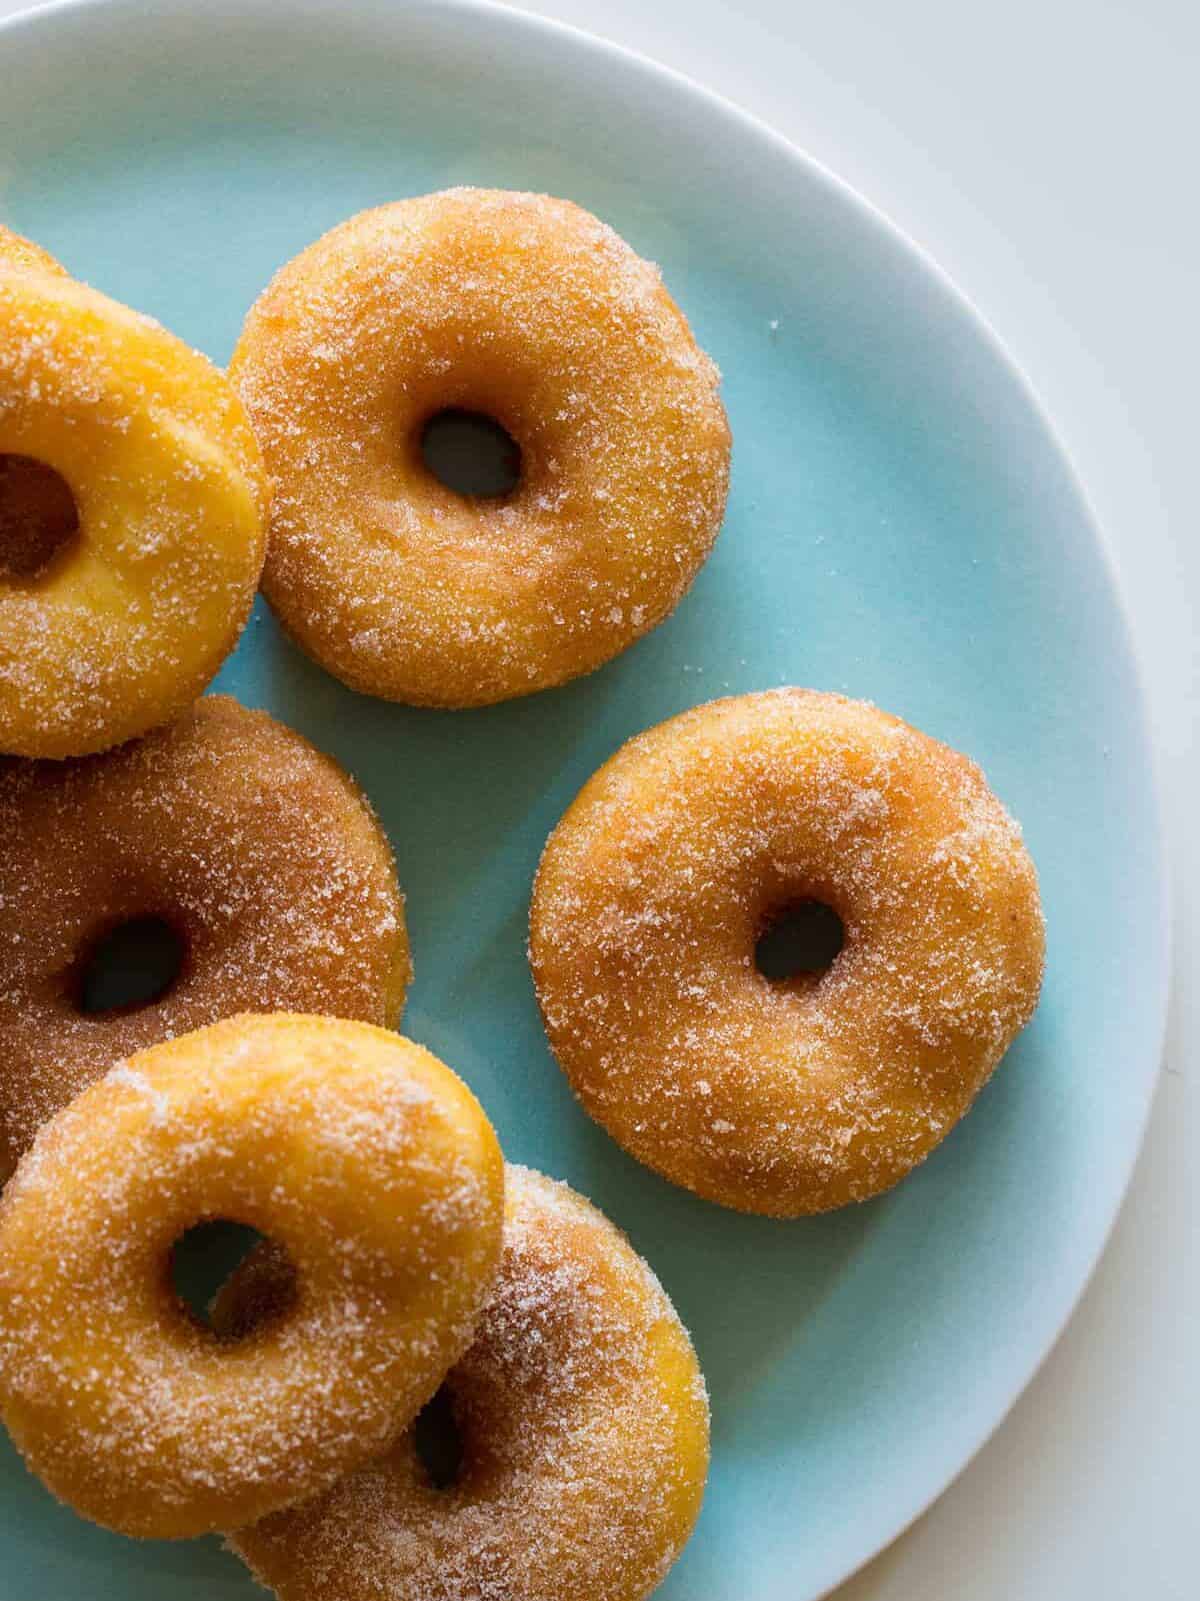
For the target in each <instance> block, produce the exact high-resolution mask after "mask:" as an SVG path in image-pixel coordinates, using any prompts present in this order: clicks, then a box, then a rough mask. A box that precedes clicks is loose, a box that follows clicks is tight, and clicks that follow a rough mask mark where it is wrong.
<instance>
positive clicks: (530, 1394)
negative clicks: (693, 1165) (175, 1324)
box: [231, 1165, 708, 1601]
mask: <svg viewBox="0 0 1200 1601" xmlns="http://www.w3.org/2000/svg"><path fill="white" fill-rule="evenodd" d="M506 1190H507V1197H506V1206H505V1224H504V1252H503V1257H502V1259H501V1264H500V1271H499V1274H498V1276H497V1278H496V1281H495V1284H494V1286H493V1289H492V1292H491V1297H490V1299H489V1301H488V1304H487V1307H486V1309H485V1310H484V1312H483V1314H482V1317H481V1319H480V1322H479V1325H478V1329H477V1332H476V1336H475V1340H474V1342H473V1343H472V1345H471V1347H470V1349H469V1350H468V1351H467V1352H466V1354H465V1355H464V1356H463V1358H462V1359H461V1360H460V1361H459V1363H458V1364H457V1365H456V1366H455V1367H454V1368H453V1369H452V1370H451V1372H450V1374H449V1376H448V1378H447V1379H446V1391H447V1393H448V1396H449V1398H450V1402H451V1405H452V1407H453V1411H454V1415H455V1419H456V1422H457V1426H458V1429H459V1432H460V1436H461V1441H462V1447H463V1459H462V1466H461V1468H460V1471H459V1474H458V1476H457V1478H456V1479H455V1481H454V1482H453V1484H451V1485H450V1486H448V1487H446V1488H440V1489H439V1488H436V1487H435V1486H434V1485H433V1484H432V1483H431V1481H430V1479H429V1476H428V1474H427V1473H426V1470H425V1468H424V1467H423V1465H422V1462H421V1459H420V1457H419V1456H418V1453H417V1448H416V1445H415V1442H414V1436H413V1434H412V1431H409V1432H408V1433H406V1434H405V1435H404V1436H403V1437H402V1438H401V1439H400V1440H399V1442H398V1443H397V1444H396V1446H395V1447H394V1448H393V1450H392V1451H391V1452H390V1453H389V1454H388V1455H386V1456H384V1457H382V1458H380V1459H379V1460H377V1461H375V1462H373V1463H370V1464H369V1465H368V1466H366V1467H363V1468H360V1469H359V1470H358V1471H357V1472H356V1473H354V1474H352V1475H350V1476H349V1477H347V1478H345V1479H343V1480H342V1481H341V1482H340V1483H339V1484H337V1485H336V1486H335V1487H334V1488H333V1489H332V1490H331V1491H329V1492H328V1493H327V1494H326V1495H325V1496H323V1497H321V1498H320V1499H319V1500H316V1501H312V1502H309V1503H307V1504H306V1505H304V1506H301V1507H297V1508H295V1509H294V1510H292V1511H288V1512H282V1513H277V1514H276V1515H275V1516H273V1517H270V1518H267V1519H266V1520H265V1521H263V1522H262V1523H259V1524H257V1525H256V1526H255V1527H253V1528H248V1529H243V1530H241V1531H240V1532H238V1533H237V1534H235V1535H233V1536H232V1537H231V1544H232V1545H233V1548H234V1549H235V1550H236V1551H237V1552H238V1553H239V1554H240V1555H241V1556H242V1557H243V1558H244V1559H245V1560H246V1562H247V1563H248V1564H249V1566H250V1568H251V1569H252V1571H253V1572H254V1573H255V1575H256V1576H257V1577H258V1578H259V1579H260V1580H261V1581H262V1583H264V1584H265V1585H267V1586H268V1587H269V1588H270V1589H273V1590H274V1591H275V1593H276V1594H277V1595H278V1596H279V1598H280V1601H381V1598H383V1597H386V1598H387V1601H642V1598H643V1597H645V1596H647V1595H649V1594H650V1592H651V1591H652V1590H653V1589H655V1588H656V1586H657V1585H658V1584H659V1582H660V1581H661V1580H662V1579H663V1578H664V1577H665V1575H666V1573H667V1570H668V1569H669V1568H670V1567H671V1565H672V1563H673V1562H674V1561H675V1559H676V1557H677V1556H678V1555H679V1552H680V1551H681V1550H682V1548H683V1546H684V1544H685V1542H686V1541H687V1538H688V1536H689V1534H690V1533H691V1530H692V1526H693V1524H694V1522H695V1519H696V1515H697V1513H698V1511H699V1507H700V1500H701V1496H702V1494H703V1489H704V1479H705V1475H706V1472H707V1469H708V1402H707V1396H706V1393H705V1389H704V1381H703V1379H702V1378H701V1376H700V1371H699V1368H698V1367H697V1365H696V1358H695V1355H694V1353H693V1351H692V1347H691V1343H690V1341H689V1340H688V1337H687V1334H686V1332H685V1330H684V1329H683V1327H682V1325H681V1324H680V1322H679V1319H678V1318H677V1316H676V1314H675V1312H674V1310H673V1309H672V1307H671V1304H670V1302H669V1301H668V1299H667V1297H666V1295H665V1294H664V1292H663V1290H662V1288H661V1286H660V1285H659V1283H658V1280H657V1279H656V1278H655V1277H654V1274H653V1273H652V1272H651V1270H650V1268H649V1267H648V1266H647V1265H646V1263H645V1262H643V1261H642V1259H641V1258H640V1257H639V1256H638V1255H637V1254H636V1253H635V1252H634V1251H633V1249H632V1247H631V1246H630V1245H629V1243H628V1241H627V1240H626V1239H625V1237H624V1236H623V1235H622V1234H621V1233H619V1231H618V1230H617V1229H615V1228H614V1227H613V1225H612V1224H611V1223H610V1222H608V1220H607V1219H606V1218H605V1217H603V1216H602V1214H601V1213H599V1212H598V1211H597V1210H596V1209H595V1208H594V1207H593V1206H591V1205H590V1204H589V1203H588V1202H587V1201H585V1200H584V1199H583V1198H582V1197H581V1196H579V1195H577V1194H576V1193H575V1192H574V1191H573V1190H570V1189H568V1188H567V1186H566V1185H565V1184H557V1183H555V1182H554V1181H553V1180H551V1179H548V1178H545V1177H543V1176H542V1175H541V1174H540V1173H534V1172H531V1171H530V1170H529V1169H527V1168H520V1167H513V1166H511V1165H510V1166H509V1167H508V1168H507V1178H506ZM277 1261H278V1259H276V1262H277ZM239 1271H241V1272H245V1270H244V1269H243V1270H239ZM274 1276H275V1277H276V1279H278V1268H277V1267H276V1270H275V1275H274ZM271 1277H272V1272H271V1267H270V1264H269V1263H268V1264H266V1265H265V1266H264V1265H263V1264H262V1263H261V1262H260V1265H259V1271H258V1273H257V1275H255V1274H254V1273H253V1272H252V1273H251V1275H250V1277H248V1278H246V1279H244V1280H243V1281H242V1283H241V1285H240V1286H239V1285H238V1284H237V1282H236V1276H235V1281H234V1283H233V1286H232V1291H233V1299H234V1301H235V1302H238V1301H240V1303H241V1312H242V1314H243V1315H249V1316H251V1317H252V1316H253V1310H254V1303H255V1302H256V1301H257V1303H258V1304H259V1305H266V1306H268V1307H269V1306H270V1305H271V1291H270V1290H269V1288H268V1283H269V1280H270V1278H271ZM264 1296H265V1299H263V1300H259V1298H260V1297H264Z"/></svg>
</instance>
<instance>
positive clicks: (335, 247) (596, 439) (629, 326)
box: [230, 189, 729, 706]
mask: <svg viewBox="0 0 1200 1601" xmlns="http://www.w3.org/2000/svg"><path fill="white" fill-rule="evenodd" d="M230 374H231V376H232V378H233V381H234V383H235V384H236V386H237V388H238V390H239V392H240V394H241V396H242V399H243V401H244V402H245V404H246V408H247V410H248V412H249V414H250V417H251V419H252V421H253V423H254V426H255V429H256V430H257V432H258V436H259V441H260V443H261V445H262V448H263V453H264V456H265V458H266V461H267V466H268V469H269V471H270V473H271V475H272V477H273V480H274V487H275V499H274V503H273V508H272V517H271V541H270V549H269V551H268V555H267V565H266V569H265V571H264V575H263V588H264V591H265V593H266V595H267V598H268V599H269V600H270V602H271V604H272V606H273V607H274V608H275V610H276V611H277V612H278V614H279V616H280V618H281V619H282V621H283V623H284V625H285V627H286V628H287V629H288V631H289V632H290V633H291V634H292V635H293V636H294V637H295V638H296V640H297V641H298V642H299V643H300V644H301V645H302V646H303V647H304V649H305V650H307V651H308V652H309V653H310V654H311V655H313V656H314V657H316V659H317V660H318V661H319V662H320V663H321V664H322V665H323V666H325V667H326V668H328V670H329V671H330V672H332V673H334V674H336V675H337V677H339V678H340V679H342V680H343V681H344V682H345V683H347V684H349V685H350V686H351V687H352V688H354V689H359V690H364V691H366V692H367V693H369V694H372V695H380V696H383V697H385V698H387V699H390V700H400V701H408V702H411V703H414V704H418V705H433V706H477V705H485V704H488V703H490V702H493V701H500V700H507V699H509V698H510V697H512V696H515V695H526V694H529V693H530V692H532V691H534V690H539V689H546V688H547V687H549V686H551V685H554V684H561V683H563V682H564V681H565V680H567V679H569V678H574V677H576V676H577V675H578V674H580V673H586V672H589V671H591V670H592V669H593V668H595V667H599V666H600V665H601V663H603V662H606V661H608V660H609V659H610V658H611V657H613V656H615V655H617V653H618V652H619V651H622V650H624V649H625V648H626V646H628V645H630V644H632V643H633V641H634V640H636V639H638V638H639V637H640V636H641V635H642V634H644V633H646V632H647V631H648V630H649V629H651V628H653V627H654V626H655V625H656V624H657V623H660V622H662V620H663V618H665V617H666V616H667V615H668V614H669V613H670V612H671V611H672V609H673V608H674V607H675V605H676V604H677V602H678V601H679V599H680V597H681V596H682V595H683V593H684V591H685V590H686V589H687V588H688V586H689V584H690V583H691V581H692V579H693V578H694V577H695V576H696V573H697V571H698V570H699V568H700V566H701V564H702V563H703V561H704V559H705V557H706V556H707V555H708V552H709V550H710V548H711V546H712V543H713V540H714V539H715V538H716V534H717V530H718V528H719V526H720V522H721V517H722V514H723V510H724V505H725V494H726V488H727V483H728V472H729V429H728V426H727V423H726V420H725V413H724V410H723V408H722V406H721V402H720V399H719V396H718V374H717V371H716V368H715V367H714V366H713V364H712V363H711V362H710V361H709V359H708V358H707V357H706V356H705V355H704V354H703V352H702V351H701V350H700V349H699V348H698V347H697V345H696V343H695V341H694V340H693V338H692V335H691V332H690V331H689V328H688V325H687V322H686V321H685V319H684V317H683V314H682V313H681V312H680V310H679V308H678V307H677V306H676V305H675V303H674V301H673V300H672V299H671V297H670V295H668V293H667V291H666V290H665V289H664V288H663V285H662V281H661V279H660V277H659V274H658V271H657V269H656V268H654V267H653V266H651V265H650V264H649V263H647V262H645V261H642V260H641V259H640V258H639V257H638V256H637V255H635V254H634V252H633V251H632V250H631V249H630V247H629V246H628V245H627V244H626V243H625V242H624V241H623V240H622V239H620V238H619V237H618V236H617V235H616V234H615V233H614V232H613V231H612V229H611V228H608V227H606V226H605V225H604V224H603V223H601V222H599V221H598V220H597V219H596V218H595V217H593V216H591V215H590V214H589V213H588V212H586V211H582V210H581V209H580V208H579V207H578V206H575V205H572V204H571V203H570V202H568V201H565V200H553V199H550V198H549V197H548V196H545V195H533V194H518V193H510V192H508V191H502V190H489V189H451V190H448V191H446V192H445V193H442V194H434V195H426V196H423V197H421V198H419V199H414V200H403V201H399V202H397V203H395V204H393V205H387V206H381V207H379V208H378V209H377V210H374V211H367V212H363V213H362V214H361V215H360V216H357V217H353V218H351V219H350V221H348V222H345V223H343V224H342V225H341V226H340V227H337V228H334V229H333V230H332V231H331V232H330V233H327V234H326V235H325V236H324V237H323V238H321V239H319V240H317V242H316V243H315V244H313V245H310V246H309V248H308V249H307V250H305V251H303V252H302V253H301V254H300V255H299V256H297V257H296V258H295V260H294V261H291V262H289V263H288V265H287V266H285V267H284V268H283V269H282V270H281V271H280V272H279V273H278V274H277V275H276V277H275V279H274V281H273V282H272V283H271V284H270V285H269V286H268V288H267V289H266V290H265V291H264V293H263V294H262V296H261V297H260V299H259V300H258V302H257V303H256V304H255V306H254V307H253V309H252V310H251V312H250V315H249V317H248V318H247V320H246V325H245V328H244V330H243V332H242V337H241V341H240V343H239V344H238V347H237V350H236V352H235V354H234V358H233V363H232V365H231V367H230ZM448 409H449V410H466V411H473V412H479V413H483V414H485V415H487V416H488V417H490V418H492V419H493V420H495V421H496V422H499V423H500V424H501V425H502V426H503V427H504V428H505V429H506V430H507V431H508V433H509V435H510V436H511V437H512V439H513V440H514V441H515V442H516V444H517V445H518V446H519V449H520V458H521V472H520V478H519V482H518V484H517V486H516V488H515V489H514V490H512V491H511V492H510V493H508V494H507V495H503V496H500V497H498V498H472V497H470V496H465V495H461V494H458V493H457V492H455V491H454V490H452V489H449V488H447V487H446V486H445V485H444V484H443V483H442V482H440V481H439V479H438V478H437V477H435V476H434V474H433V473H432V472H430V471H429V470H428V468H427V467H426V466H425V464H424V460H423V456H422V438H423V431H424V428H425V425H426V424H427V422H428V421H429V419H430V418H431V417H433V416H435V415H437V414H438V413H440V412H442V411H445V410H448Z"/></svg>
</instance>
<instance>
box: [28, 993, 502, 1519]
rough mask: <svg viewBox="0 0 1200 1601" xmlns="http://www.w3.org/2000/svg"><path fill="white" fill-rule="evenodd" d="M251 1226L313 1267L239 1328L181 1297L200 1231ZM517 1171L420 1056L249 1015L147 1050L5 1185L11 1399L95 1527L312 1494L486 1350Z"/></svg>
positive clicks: (69, 1497)
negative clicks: (211, 1223)
mask: <svg viewBox="0 0 1200 1601" xmlns="http://www.w3.org/2000/svg"><path fill="white" fill-rule="evenodd" d="M211 1218H227V1219H233V1220H235V1221H238V1222H242V1223H247V1224H249V1225H251V1226H252V1227H254V1228H257V1229H259V1230H261V1231H262V1232H263V1233H264V1234H266V1235H267V1236H268V1237H269V1238H271V1239H272V1240H274V1241H276V1242H277V1243H278V1244H279V1245H281V1246H282V1247H283V1248H284V1249H285V1250H286V1251H287V1253H288V1255H289V1257H290V1259H291V1261H292V1263H293V1264H294V1266H295V1270H296V1294H295V1298H294V1301H293V1302H292V1304H291V1305H290V1307H289V1308H288V1310H287V1311H286V1312H284V1313H283V1314H282V1315H281V1316H280V1317H278V1318H277V1319H275V1320H274V1321H273V1322H271V1323H269V1324H264V1325H262V1326H260V1327H258V1328H256V1329H255V1331H254V1332H253V1333H252V1334H249V1335H247V1337H246V1338H245V1339H243V1340H240V1341H236V1342H231V1341H227V1340H222V1339H220V1338H219V1336H218V1335H217V1334H216V1333H215V1332H214V1331H213V1330H212V1329H210V1328H208V1327H206V1326H205V1325H204V1324H203V1323H202V1322H201V1321H200V1320H199V1319H197V1318H196V1317H194V1316H193V1315H192V1314H190V1313H189V1312H188V1311H187V1310H186V1309H185V1307H184V1305H183V1303H182V1302H181V1301H180V1300H179V1299H178V1297H177V1296H176V1295H175V1294H174V1292H173V1290H172V1287H171V1281H170V1272H169V1263H170V1256H171V1250H172V1247H173V1245H174V1243H175V1241H176V1240H178V1239H179V1238H180V1236H181V1235H182V1234H184V1233H185V1232H186V1231H187V1230H188V1229H190V1228H191V1227H192V1226H194V1225H195V1224H197V1223H199V1222H201V1221H203V1220H206V1219H211ZM502 1222H503V1162H502V1160H501V1156H500V1150H499V1147H498V1146H497V1144H496V1139H495V1135H494V1134H493V1132H492V1128H491V1125H490V1124H489V1123H488V1121H487V1119H486V1117H485V1116H484V1114H483V1112H482V1111H481V1109H480V1107H479V1104H478V1102H477V1101H476V1100H475V1098H474V1096H472V1094H471V1093H470V1091H469V1090H468V1089H467V1087H466V1086H465V1085H464V1084H463V1083H462V1082H461V1081H460V1080H459V1079H458V1078H457V1077H456V1076H455V1075H454V1074H453V1073H452V1072H451V1071H450V1070H449V1068H447V1067H444V1066H443V1065H442V1064H441V1063H440V1062H439V1061H438V1060H437V1058H436V1057H434V1056H431V1055H430V1053H429V1052H428V1051H426V1050H424V1049H423V1048H422V1047H421V1046H419V1045H414V1044H412V1043H411V1042H410V1041H408V1040H404V1039H401V1038H400V1037H399V1036H397V1035H395V1034H390V1033H387V1032H385V1031H384V1030H383V1029H378V1028H373V1027H371V1026H370V1025H369V1024H365V1023H349V1022H345V1021H342V1020H340V1019H334V1018H316V1017H295V1016H283V1015H277V1016H272V1017H249V1016H247V1017H240V1018H234V1019H227V1020H226V1021H224V1022H221V1023H216V1024H214V1025H213V1026H212V1027H211V1028H207V1029H201V1030H200V1031H199V1032H197V1033H195V1034H187V1035H184V1036H182V1037H181V1038H179V1039H176V1040H171V1041H168V1042H166V1043H165V1044H162V1045H156V1046H154V1047H153V1048H152V1049H150V1050H148V1051H145V1052H143V1053H142V1054H141V1055H139V1056H135V1057H133V1058H131V1059H130V1061H128V1062H126V1063H124V1064H122V1065H120V1066H119V1067H117V1068H114V1070H113V1071H112V1072H111V1073H109V1074H108V1076H107V1077H106V1078H104V1079H102V1080H101V1081H100V1082H99V1083H98V1084H93V1085H92V1086H91V1087H90V1088H89V1089H87V1090H85V1091H84V1093H83V1094H82V1095H81V1096H80V1097H79V1098H78V1099H77V1100H75V1101H73V1102H72V1103H71V1105H70V1106H69V1107H68V1108H67V1109H66V1110H65V1111H63V1112H61V1113H59V1115H58V1116H57V1117H56V1118H55V1119H54V1120H53V1122H51V1123H49V1124H47V1125H46V1127H45V1128H44V1129H43V1130H42V1131H41V1133H40V1134H39V1135H38V1138H37V1140H36V1142H35V1144H34V1145H33V1147H32V1149H31V1150H30V1152H29V1153H28V1155H27V1156H26V1157H25V1158H24V1160H23V1161H22V1163H21V1166H20V1168H19V1169H18V1171H17V1174H16V1176H15V1178H14V1179H13V1180H12V1182H11V1183H10V1184H9V1185H8V1187H7V1189H6V1190H5V1192H4V1196H3V1199H2V1200H0V1412H2V1413H3V1418H4V1421H5V1423H6V1424H7V1425H8V1428H9V1431H10V1433H11V1434H12V1437H13V1439H14V1441H15V1442H16V1444H17V1446H18V1448H19V1449H20V1450H21V1452H22V1453H23V1455H24V1457H25V1460H26V1462H27V1463H28V1465H29V1467H30V1468H31V1469H32V1470H33V1471H34V1472H35V1473H37V1474H38V1475H39V1476H40V1477H41V1478H42V1479H43V1480H44V1481H45V1483H46V1484H47V1485H48V1487H49V1488H50V1489H51V1490H52V1491H53V1492H54V1494H55V1495H57V1496H59V1497H60V1498H61V1499H62V1500H63V1501H65V1502H67V1503H68V1504H69V1505H70V1506H72V1507H74V1508H75V1510H76V1511H77V1512H80V1513H82V1515H83V1516H84V1517H87V1518H91V1519H93V1520H94V1521H95V1522H97V1523H101V1524H104V1525H105V1526H106V1527H108V1528H112V1529H116V1530H118V1531H120V1532H122V1533H125V1534H131V1535H139V1536H157V1537H160V1538H167V1539H172V1538H180V1537H183V1536H188V1535H194V1534H200V1533H203V1532H206V1531H212V1530H215V1529H224V1528H229V1527H231V1526H236V1525H239V1524H242V1523H245V1522H247V1521H248V1520H253V1519H256V1518H260V1517H262V1516H263V1515H264V1514H266V1513H269V1512H271V1511H273V1510H275V1509H277V1508H278V1507H281V1506H286V1505H290V1504H292V1503H293V1502H296V1501H299V1500H301V1499H303V1498H304V1497H305V1496H310V1495H314V1494H316V1493H318V1492H320V1491H322V1490H324V1489H326V1488H327V1487H328V1486H329V1485H330V1484H332V1483H333V1482H334V1481H335V1480H337V1479H338V1478H339V1477H340V1476H341V1475H342V1474H344V1473H346V1472H349V1471H351V1470H353V1469H354V1468H356V1467H357V1466H358V1465H359V1464H360V1463H362V1462H364V1461H366V1460H368V1459H370V1458H372V1457H374V1456H377V1455H378V1454H379V1453H380V1452H381V1451H383V1450H385V1449H386V1448H387V1446H388V1445H389V1444H390V1443H391V1441H392V1440H393V1439H394V1438H395V1437H396V1434H397V1432H398V1431H399V1430H401V1429H402V1428H403V1427H404V1426H405V1425H406V1424H407V1423H408V1422H409V1420H410V1419H411V1418H412V1417H413V1416H414V1414H415V1413H416V1412H417V1410H418V1409H419V1408H420V1407H421V1406H422V1405H423V1404H424V1403H425V1402H426V1401H427V1400H428V1398H429V1397H430V1395H431V1394H432V1393H433V1392H434V1391H435V1390H436V1388H437V1386H438V1383H439V1381H440V1380H441V1377H442V1375H443V1374H444V1373H445V1372H446V1370H447V1369H448V1368H449V1367H450V1366H451V1364H452V1363H453V1362H455V1361H456V1360H457V1359H458V1357H459V1356H460V1355H461V1354H462V1352H463V1350H464V1349H465V1348H466V1346H467V1344H468V1343H469V1340H470V1337H471V1332H472V1329H473V1326H474V1322H475V1318H476V1316H477V1314H478V1311H479V1308H480V1306H481V1304H482V1302H483V1300H484V1297H485V1296H486V1293H487V1291H488V1289H489V1287H490V1284H491V1281H492V1277H493V1275H494V1272H495V1269H496V1265H497V1261H498V1258H499V1252H500V1243H501V1227H502Z"/></svg>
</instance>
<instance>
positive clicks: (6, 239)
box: [0, 222, 70, 278]
mask: <svg viewBox="0 0 1200 1601" xmlns="http://www.w3.org/2000/svg"><path fill="white" fill-rule="evenodd" d="M5 267H21V268H29V269H30V270H31V271H33V272H48V273H50V274H52V276H54V277H55V278H66V277H69V276H70V274H69V273H68V272H67V269H66V268H65V267H64V266H63V265H62V263H61V262H60V261H56V260H55V259H54V257H53V256H52V255H51V254H50V252H49V251H48V250H43V249H42V247H41V245H35V244H34V242H33V240H32V239H26V238H25V236H24V235H23V234H19V233H14V232H13V230H12V229H11V228H6V227H5V226H4V224H3V223H2V222H0V269H3V268H5Z"/></svg>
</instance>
